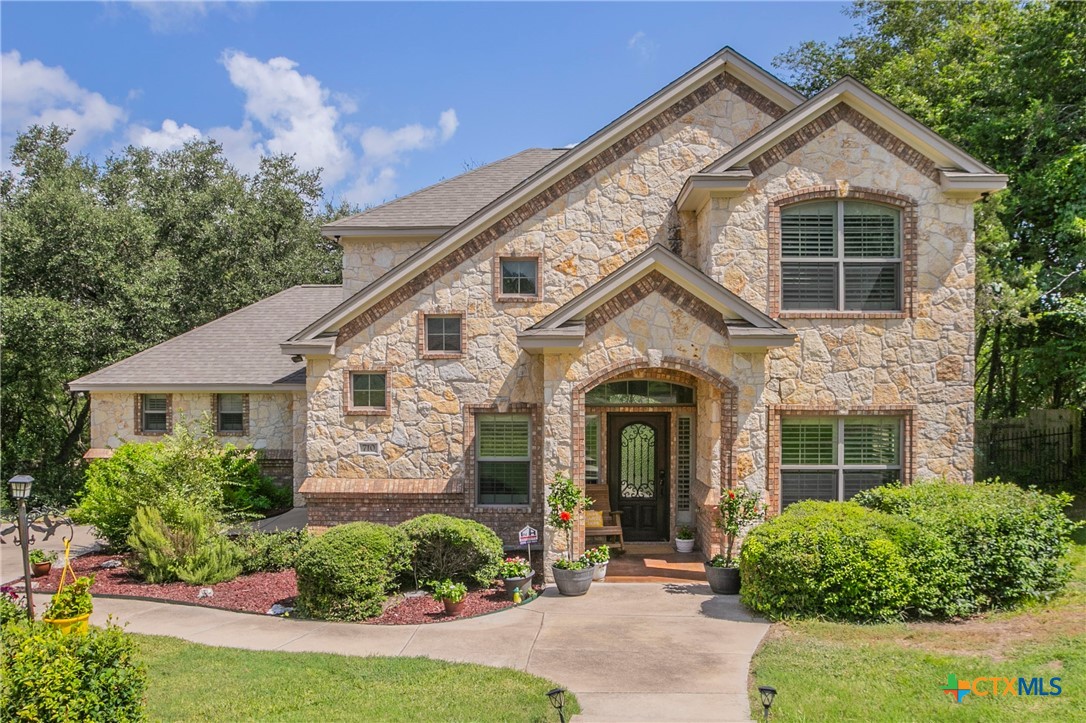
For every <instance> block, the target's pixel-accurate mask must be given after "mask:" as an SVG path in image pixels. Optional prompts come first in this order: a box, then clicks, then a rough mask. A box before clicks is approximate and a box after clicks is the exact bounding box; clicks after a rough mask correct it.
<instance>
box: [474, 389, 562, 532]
mask: <svg viewBox="0 0 1086 723" xmlns="http://www.w3.org/2000/svg"><path fill="white" fill-rule="evenodd" d="M480 414H527V415H528V417H529V419H530V421H529V424H530V425H531V429H530V433H531V435H532V438H531V447H530V449H529V460H530V461H531V476H530V477H529V481H528V504H527V505H484V504H480V503H479V481H478V479H477V478H476V475H475V466H476V465H475V462H476V459H475V417H476V416H478V415H480ZM464 467H465V469H464V480H465V484H464V499H465V502H466V503H467V505H468V509H470V510H502V509H508V510H516V511H518V512H522V511H524V510H529V511H531V512H532V513H538V514H543V407H542V405H540V404H533V403H530V402H503V403H498V402H489V403H486V404H465V405H464Z"/></svg>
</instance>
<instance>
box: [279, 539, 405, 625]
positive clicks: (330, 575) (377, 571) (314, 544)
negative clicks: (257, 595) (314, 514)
mask: <svg viewBox="0 0 1086 723" xmlns="http://www.w3.org/2000/svg"><path fill="white" fill-rule="evenodd" d="M407 552H408V548H407V541H406V539H405V538H404V535H403V532H401V531H400V530H398V529H396V528H394V527H388V526H387V525H379V524H377V523H375V522H352V523H350V524H347V525H339V526H338V527H333V528H332V529H330V530H328V531H327V532H325V533H324V534H323V535H321V536H319V537H314V538H313V539H311V540H310V541H309V542H307V543H306V544H305V546H304V547H303V548H302V550H301V552H299V553H298V557H297V560H296V562H295V565H294V569H295V571H296V572H297V573H298V601H297V611H298V614H299V615H301V616H304V617H311V618H320V619H323V620H362V619H363V618H368V617H373V616H374V615H379V614H380V613H381V608H382V606H383V604H384V602H385V598H386V597H387V596H388V594H389V593H390V592H391V591H392V590H393V589H395V585H396V579H397V577H398V576H399V575H400V573H402V572H403V571H404V570H405V569H407V565H408V555H407Z"/></svg>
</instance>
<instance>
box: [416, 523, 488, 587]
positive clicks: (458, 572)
mask: <svg viewBox="0 0 1086 723" xmlns="http://www.w3.org/2000/svg"><path fill="white" fill-rule="evenodd" d="M399 529H400V530H402V531H403V533H404V535H405V536H406V537H407V540H408V543H409V544H410V555H411V566H412V568H413V571H414V574H415V576H416V579H417V581H418V582H420V583H421V582H425V581H428V580H446V579H448V580H460V581H463V582H476V583H478V584H480V585H486V584H488V583H490V582H491V581H492V580H493V579H494V578H495V577H496V576H497V574H498V564H499V563H500V562H501V561H502V560H503V559H504V553H503V548H502V541H501V539H500V538H499V537H498V536H497V535H496V534H494V531H493V530H491V529H490V528H489V527H487V526H486V525H483V524H480V523H478V522H475V521H473V520H464V519H461V518H459V517H449V516H448V515H422V516H420V517H416V518H414V519H411V520H408V521H407V522H404V523H402V524H400V525H399Z"/></svg>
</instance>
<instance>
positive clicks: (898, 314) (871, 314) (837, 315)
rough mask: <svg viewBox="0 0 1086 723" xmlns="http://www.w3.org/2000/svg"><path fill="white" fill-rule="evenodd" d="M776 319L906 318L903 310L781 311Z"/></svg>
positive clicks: (907, 316)
mask: <svg viewBox="0 0 1086 723" xmlns="http://www.w3.org/2000/svg"><path fill="white" fill-rule="evenodd" d="M777 318H778V319H907V318H909V315H908V314H907V313H906V312H904V311H814V310H811V311H799V310H791V311H781V312H778V313H777Z"/></svg>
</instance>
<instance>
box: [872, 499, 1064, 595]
mask: <svg viewBox="0 0 1086 723" xmlns="http://www.w3.org/2000/svg"><path fill="white" fill-rule="evenodd" d="M855 500H856V502H858V503H859V504H861V505H864V506H865V507H869V508H871V509H874V510H879V511H882V512H886V513H890V514H895V515H900V516H902V517H906V518H908V519H910V520H912V521H914V522H916V523H917V524H919V525H920V526H922V527H924V528H925V529H927V530H930V531H932V532H934V533H935V534H937V535H939V536H940V537H942V538H944V539H945V540H946V541H947V542H948V543H949V545H950V547H951V548H952V550H953V552H954V554H955V555H956V556H957V557H958V558H959V560H960V567H961V569H963V570H964V571H965V572H966V574H967V576H968V577H967V581H966V585H967V587H968V592H967V595H966V597H967V598H968V599H969V600H970V601H972V603H973V608H972V609H971V610H969V611H968V612H974V611H976V610H980V609H983V608H986V607H1008V606H1012V605H1014V604H1016V603H1019V602H1022V601H1024V600H1028V599H1037V598H1045V597H1047V596H1049V595H1050V594H1051V593H1053V592H1054V591H1056V590H1059V589H1060V588H1061V587H1062V586H1063V584H1064V583H1065V582H1066V580H1067V576H1068V573H1069V566H1068V562H1067V552H1068V550H1069V549H1070V539H1071V533H1072V532H1073V531H1074V529H1075V527H1076V525H1075V523H1073V522H1071V520H1069V519H1068V518H1067V515H1066V514H1064V509H1065V508H1066V507H1067V506H1068V505H1070V504H1071V497H1070V495H1067V494H1066V493H1064V494H1060V495H1055V496H1054V495H1047V494H1043V493H1041V492H1040V491H1038V490H1036V489H1033V488H1030V489H1023V488H1021V487H1019V486H1017V485H1013V484H1006V483H1001V482H999V481H998V480H996V481H993V482H988V483H977V484H973V485H966V484H958V483H955V482H947V481H946V480H929V481H926V482H918V483H916V484H913V485H909V486H908V487H898V486H888V487H878V488H876V489H872V490H867V491H865V492H863V493H861V494H860V495H858V496H857V497H856V498H855Z"/></svg>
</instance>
